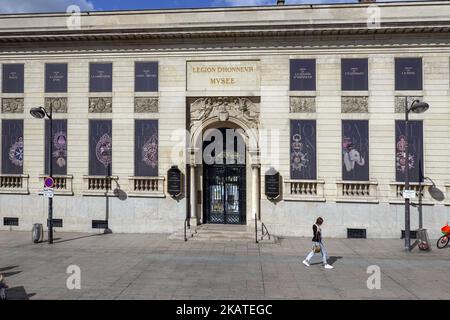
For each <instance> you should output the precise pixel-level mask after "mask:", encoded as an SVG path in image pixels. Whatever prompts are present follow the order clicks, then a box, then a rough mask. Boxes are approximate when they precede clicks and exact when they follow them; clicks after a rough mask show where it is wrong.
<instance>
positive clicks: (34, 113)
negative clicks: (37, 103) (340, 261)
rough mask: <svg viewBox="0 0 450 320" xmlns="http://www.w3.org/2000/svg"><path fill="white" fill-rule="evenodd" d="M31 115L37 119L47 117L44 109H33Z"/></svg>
mask: <svg viewBox="0 0 450 320" xmlns="http://www.w3.org/2000/svg"><path fill="white" fill-rule="evenodd" d="M30 114H31V115H32V116H33V117H34V118H36V119H44V118H45V116H46V115H47V112H45V109H44V108H43V107H36V108H31V110H30Z"/></svg>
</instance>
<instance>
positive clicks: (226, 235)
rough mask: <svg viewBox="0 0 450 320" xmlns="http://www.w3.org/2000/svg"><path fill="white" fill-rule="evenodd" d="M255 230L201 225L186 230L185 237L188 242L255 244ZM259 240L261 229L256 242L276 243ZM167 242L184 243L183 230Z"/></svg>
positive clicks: (231, 226)
mask: <svg viewBox="0 0 450 320" xmlns="http://www.w3.org/2000/svg"><path fill="white" fill-rule="evenodd" d="M254 230H255V229H253V228H251V227H250V226H242V225H201V226H199V227H197V228H195V229H188V230H187V233H186V236H187V238H188V241H206V242H215V241H217V242H255V231H254ZM260 239H261V228H259V229H258V241H259V242H261V243H276V242H277V238H276V237H273V236H271V239H270V240H269V239H267V237H265V239H264V240H262V241H261V240H260ZM169 240H182V241H184V230H179V231H177V232H175V233H173V234H172V235H170V236H169Z"/></svg>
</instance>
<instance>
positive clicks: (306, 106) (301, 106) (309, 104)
mask: <svg viewBox="0 0 450 320" xmlns="http://www.w3.org/2000/svg"><path fill="white" fill-rule="evenodd" d="M290 109H291V113H308V112H316V98H315V97H291V101H290Z"/></svg>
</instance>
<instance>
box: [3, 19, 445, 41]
mask: <svg viewBox="0 0 450 320" xmlns="http://www.w3.org/2000/svg"><path fill="white" fill-rule="evenodd" d="M423 33H432V34H443V33H450V21H440V22H432V23H431V22H430V23H426V22H424V23H415V24H413V25H412V24H411V23H405V22H398V23H389V24H387V23H386V24H382V25H381V26H380V27H378V28H368V27H367V25H366V24H361V23H344V24H331V25H330V24H323V25H319V24H290V25H285V24H281V25H273V24H266V25H246V26H241V25H239V26H233V25H230V26H226V27H225V26H224V27H222V28H211V27H193V28H177V27H171V28H139V29H124V30H116V29H97V30H92V29H89V30H83V29H82V30H49V31H45V32H43V31H23V32H17V31H15V32H0V43H24V42H67V41H99V40H102V41H104V40H112V41H117V40H119V41H124V40H142V39H149V40H151V39H175V40H176V39H181V40H183V39H202V38H203V39H217V38H239V37H253V38H260V37H292V36H345V35H350V36H351V35H387V34H389V35H398V34H401V35H405V34H412V35H414V34H423Z"/></svg>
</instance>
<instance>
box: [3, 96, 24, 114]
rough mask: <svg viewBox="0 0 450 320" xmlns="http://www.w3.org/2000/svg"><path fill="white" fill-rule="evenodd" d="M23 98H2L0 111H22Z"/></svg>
mask: <svg viewBox="0 0 450 320" xmlns="http://www.w3.org/2000/svg"><path fill="white" fill-rule="evenodd" d="M23 106H24V100H23V98H3V99H2V112H3V113H23Z"/></svg>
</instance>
